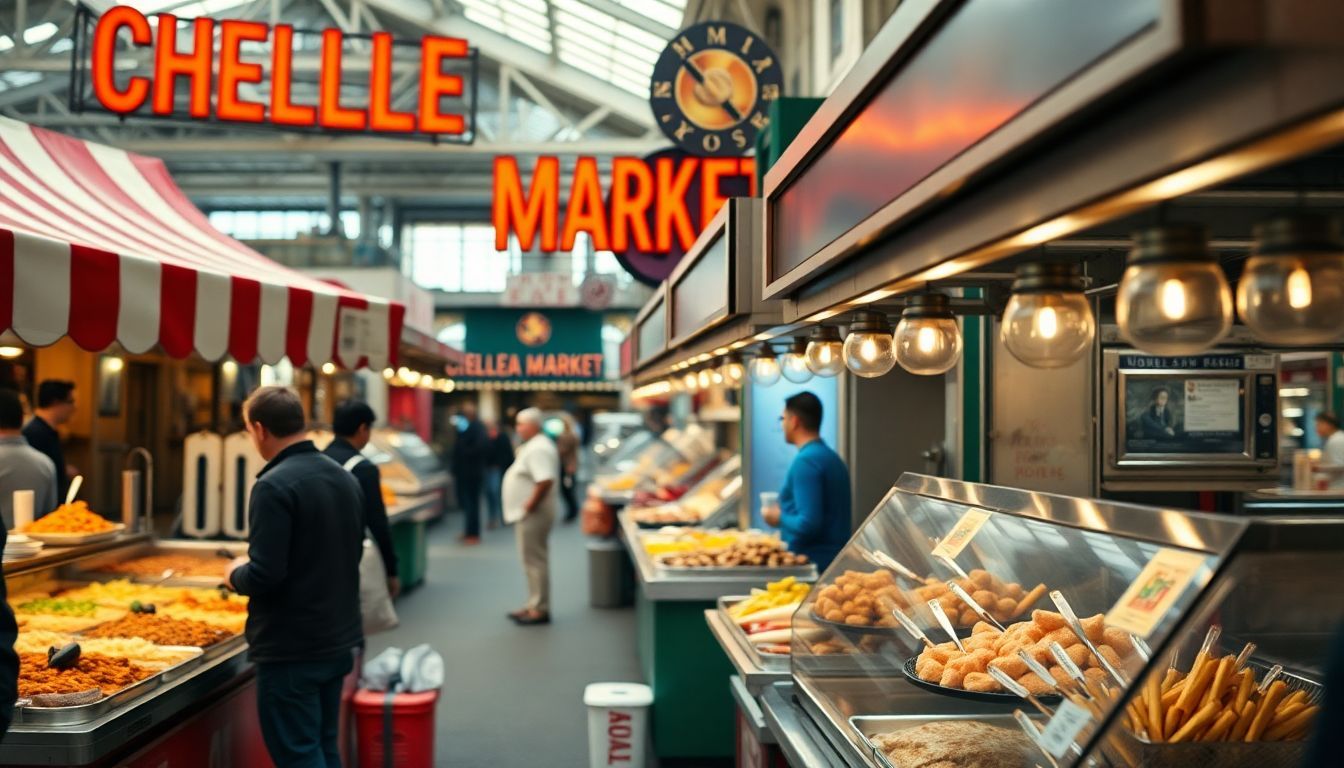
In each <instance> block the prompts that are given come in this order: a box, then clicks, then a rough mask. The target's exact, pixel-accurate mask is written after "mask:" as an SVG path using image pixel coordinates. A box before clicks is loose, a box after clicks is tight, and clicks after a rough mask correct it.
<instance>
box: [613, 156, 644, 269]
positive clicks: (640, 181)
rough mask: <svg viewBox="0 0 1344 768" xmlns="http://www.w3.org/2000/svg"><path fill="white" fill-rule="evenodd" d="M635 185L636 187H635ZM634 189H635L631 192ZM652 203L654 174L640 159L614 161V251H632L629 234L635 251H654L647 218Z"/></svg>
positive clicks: (626, 158) (629, 158) (617, 159)
mask: <svg viewBox="0 0 1344 768" xmlns="http://www.w3.org/2000/svg"><path fill="white" fill-rule="evenodd" d="M632 182H633V184H632ZM632 186H633V189H632ZM652 203H653V171H652V170H650V168H649V164H648V163H646V162H644V161H643V160H642V159H640V158H638V157H618V158H616V159H614V160H612V161H611V250H613V251H615V252H617V253H623V252H625V251H628V250H630V234H631V232H633V233H634V236H635V250H636V251H640V252H641V253H650V252H652V251H653V237H652V236H650V235H649V220H648V218H647V214H648V211H649V205H650V204H652Z"/></svg>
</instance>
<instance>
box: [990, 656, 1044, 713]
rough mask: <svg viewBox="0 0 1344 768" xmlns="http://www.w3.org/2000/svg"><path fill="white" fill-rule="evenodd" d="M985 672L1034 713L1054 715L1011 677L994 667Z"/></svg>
mask: <svg viewBox="0 0 1344 768" xmlns="http://www.w3.org/2000/svg"><path fill="white" fill-rule="evenodd" d="M987 670H988V672H989V676H990V677H992V678H994V680H995V681H996V682H998V684H999V685H1002V686H1003V688H1004V690H1006V691H1008V692H1009V693H1011V694H1013V695H1014V696H1016V697H1018V698H1019V699H1023V700H1024V701H1026V702H1027V703H1028V704H1030V705H1031V706H1033V707H1035V708H1036V711H1038V712H1040V713H1041V714H1043V715H1045V716H1046V717H1050V716H1052V715H1054V714H1055V713H1054V710H1052V709H1050V708H1049V707H1047V706H1045V705H1044V704H1042V703H1041V700H1040V699H1038V698H1036V695H1035V694H1033V693H1032V692H1031V691H1028V690H1027V689H1026V688H1024V687H1023V686H1022V684H1021V683H1019V682H1017V681H1016V680H1014V679H1013V676H1012V675H1010V674H1008V673H1007V672H1004V671H1003V670H1002V669H999V668H998V667H994V666H991V667H988V668H987Z"/></svg>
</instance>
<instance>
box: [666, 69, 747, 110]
mask: <svg viewBox="0 0 1344 768" xmlns="http://www.w3.org/2000/svg"><path fill="white" fill-rule="evenodd" d="M681 65H682V66H683V67H685V68H686V71H687V72H690V73H691V77H693V78H695V82H697V83H699V84H701V85H704V84H705V73H704V72H701V71H700V68H699V67H697V66H695V62H693V61H691V60H690V59H686V60H685V61H683V62H682V63H681ZM719 106H720V107H723V111H724V112H727V113H728V115H729V116H730V117H732V118H733V119H734V120H739V121H740V120H741V119H742V113H741V112H739V111H737V107H734V106H733V103H732V101H731V100H726V101H724V102H723V103H722V104H720V105H719Z"/></svg>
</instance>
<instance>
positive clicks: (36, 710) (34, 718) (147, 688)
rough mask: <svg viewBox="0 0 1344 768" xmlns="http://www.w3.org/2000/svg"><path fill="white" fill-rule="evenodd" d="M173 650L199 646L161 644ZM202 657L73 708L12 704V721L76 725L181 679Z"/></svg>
mask: <svg viewBox="0 0 1344 768" xmlns="http://www.w3.org/2000/svg"><path fill="white" fill-rule="evenodd" d="M164 647H165V648H170V649H174V650H186V649H188V648H190V649H191V650H194V651H200V650H201V649H200V648H196V647H194V646H171V645H170V646H164ZM203 659H204V654H201V653H198V654H197V655H195V656H193V657H192V658H190V659H186V660H185V661H182V662H179V663H177V664H174V665H173V666H171V667H168V668H167V669H163V670H160V671H158V672H155V673H154V674H152V675H150V676H149V677H146V678H145V679H144V680H141V681H139V682H137V683H133V684H131V685H128V686H126V687H125V688H122V689H121V690H120V691H117V692H116V693H114V694H112V695H111V696H104V697H103V698H101V699H99V700H98V701H95V702H93V703H92V704H80V705H78V706H73V707H32V706H22V707H21V706H17V705H16V706H15V707H14V720H13V722H14V723H16V724H18V723H22V724H24V725H48V726H60V725H78V724H80V723H87V722H90V721H93V720H97V719H98V718H100V717H102V716H104V715H106V714H108V713H109V712H112V711H113V710H115V709H117V708H119V707H121V706H123V705H125V704H127V703H129V702H131V701H133V700H135V699H138V698H140V697H141V696H144V695H145V694H147V693H149V692H151V691H153V690H154V689H156V688H158V687H159V686H160V685H163V684H165V683H168V682H171V681H174V680H178V679H180V678H182V677H183V676H184V675H186V674H187V673H189V672H191V670H193V669H195V668H196V667H197V666H199V665H200V664H201V663H202V661H203Z"/></svg>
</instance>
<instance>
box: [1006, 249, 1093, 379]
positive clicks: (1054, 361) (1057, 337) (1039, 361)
mask: <svg viewBox="0 0 1344 768" xmlns="http://www.w3.org/2000/svg"><path fill="white" fill-rule="evenodd" d="M1084 287H1085V283H1084V282H1083V277H1082V273H1081V271H1080V270H1079V268H1078V267H1077V266H1076V265H1073V264H1041V263H1032V264H1023V265H1022V266H1020V267H1018V269H1017V279H1015V280H1014V281H1013V295H1012V297H1011V298H1009V300H1008V306H1007V308H1006V309H1005V310H1004V312H1003V321H1002V322H1001V323H1000V324H999V338H1000V339H1001V340H1002V341H1003V346H1004V347H1005V348H1007V350H1008V351H1009V353H1011V354H1012V356H1013V357H1015V358H1017V359H1018V360H1021V361H1022V362H1023V363H1025V364H1027V365H1030V366H1031V367H1033V368H1062V367H1064V366H1066V365H1069V364H1070V363H1073V362H1075V361H1076V360H1078V359H1079V358H1081V357H1082V356H1083V355H1084V354H1086V353H1087V350H1088V349H1089V348H1090V347H1091V346H1092V340H1093V339H1094V338H1095V337H1096V333H1097V326H1096V321H1095V320H1094V319H1093V317H1092V307H1091V305H1090V304H1089V303H1088V300H1087V297H1086V296H1085V295H1084V294H1083V288H1084Z"/></svg>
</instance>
